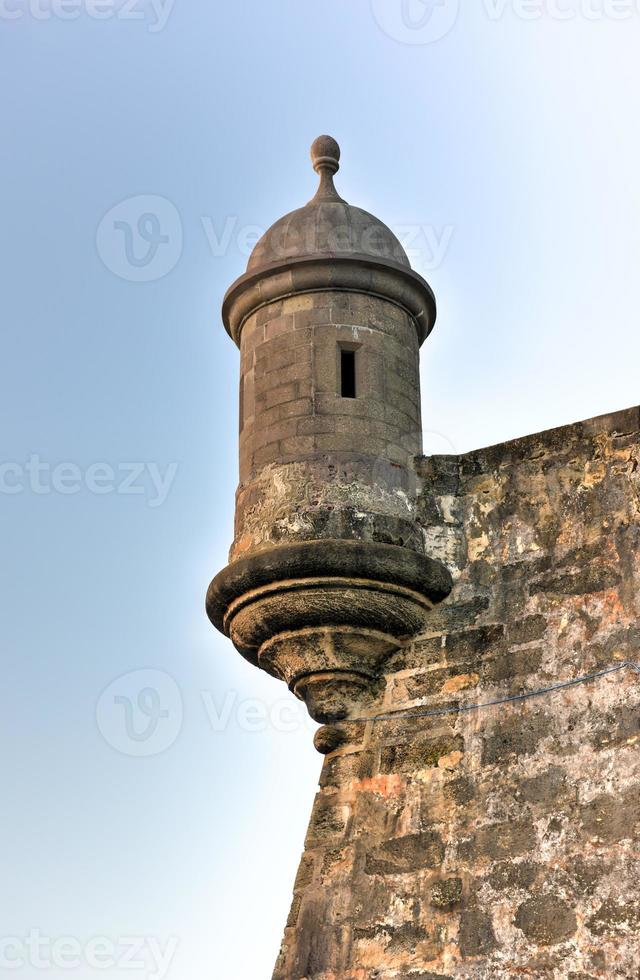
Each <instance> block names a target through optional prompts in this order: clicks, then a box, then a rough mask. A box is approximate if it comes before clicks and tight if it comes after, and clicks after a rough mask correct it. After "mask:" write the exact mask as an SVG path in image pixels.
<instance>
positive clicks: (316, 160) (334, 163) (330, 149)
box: [311, 136, 340, 174]
mask: <svg viewBox="0 0 640 980" xmlns="http://www.w3.org/2000/svg"><path fill="white" fill-rule="evenodd" d="M311 162H312V164H313V169H314V170H315V172H316V173H317V174H322V172H323V171H327V172H328V173H330V174H335V173H337V172H338V170H339V169H340V147H339V146H338V144H337V142H336V141H335V140H334V138H333V136H318V138H317V139H315V140H314V141H313V143H312V144H311Z"/></svg>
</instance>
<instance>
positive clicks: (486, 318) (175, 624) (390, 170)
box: [0, 0, 640, 980]
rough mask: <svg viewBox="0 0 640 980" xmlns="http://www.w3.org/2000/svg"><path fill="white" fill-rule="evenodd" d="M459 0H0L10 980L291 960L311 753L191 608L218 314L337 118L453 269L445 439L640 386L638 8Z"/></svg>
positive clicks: (231, 411)
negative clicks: (289, 926) (289, 936)
mask: <svg viewBox="0 0 640 980" xmlns="http://www.w3.org/2000/svg"><path fill="white" fill-rule="evenodd" d="M458 6H459V5H458V3H456V2H454V0H440V3H439V4H438V3H435V4H434V5H433V9H431V5H425V4H424V3H423V2H422V0H404V2H402V0H349V2H344V0H342V2H337V0H324V2H322V3H320V2H317V3H311V2H300V0H271V2H269V3H265V2H264V0H262V2H258V0H251V2H250V0H233V2H228V3H226V4H221V3H215V2H212V0H175V2H174V3H171V0H165V2H164V3H163V2H161V0H156V2H155V3H143V2H140V0H126V2H125V0H117V2H115V0H55V2H54V0H51V2H50V3H49V2H46V0H0V72H1V73H2V76H1V77H2V83H3V99H2V104H1V109H0V113H1V124H2V136H3V139H2V144H1V145H0V171H1V178H2V179H1V180H0V194H1V195H2V210H1V221H0V243H1V245H0V248H1V258H2V270H3V284H2V293H1V303H2V308H3V310H2V312H3V317H2V339H3V351H2V357H1V359H0V397H1V398H2V408H1V416H0V419H1V436H2V439H1V443H0V445H1V450H0V454H1V458H0V515H1V527H2V556H3V561H2V583H1V585H2V593H1V594H2V600H1V612H2V625H3V630H2V653H3V657H4V683H3V684H2V687H1V689H0V717H1V718H2V726H3V738H2V743H3V769H4V773H3V793H2V808H1V813H2V819H1V822H0V832H1V834H2V850H3V862H2V863H3V888H2V892H1V895H0V971H2V970H3V969H9V968H11V970H12V975H13V976H15V977H17V978H19V980H23V978H24V980H35V978H37V977H41V976H42V975H43V969H44V968H45V967H47V966H49V967H51V971H50V972H51V975H54V976H55V977H56V980H60V978H62V980H63V978H64V977H65V976H66V975H70V976H79V977H81V978H82V980H92V978H93V977H104V978H105V980H111V978H116V977H117V978H122V977H128V976H136V977H140V978H141V980H145V978H147V977H148V978H152V977H156V978H158V977H162V978H164V977H168V978H169V980H192V978H193V980H196V978H197V980H201V978H205V977H206V978H211V980H262V978H267V977H269V976H270V972H271V969H272V966H273V962H274V960H275V956H276V953H277V949H278V945H279V941H280V937H281V933H282V929H283V926H284V922H285V919H286V915H287V911H288V907H289V901H290V893H291V887H292V884H293V878H294V874H295V870H296V866H297V862H298V859H299V856H300V853H301V850H302V846H303V838H304V834H305V829H306V824H307V819H308V816H309V813H310V808H311V803H312V799H313V794H314V790H315V785H316V782H317V777H318V773H319V769H320V764H321V760H320V757H319V756H318V755H317V754H316V753H315V751H314V749H313V747H312V730H313V726H312V725H311V724H309V723H305V720H304V713H303V711H302V708H301V707H299V706H298V703H297V702H296V701H295V699H293V698H292V697H291V696H290V695H288V694H287V692H286V690H285V689H284V687H283V686H281V685H279V684H278V683H276V682H275V681H273V680H271V679H270V678H268V677H266V676H264V675H262V674H260V673H259V672H258V671H257V670H255V669H254V668H252V667H250V666H249V665H247V664H246V663H245V662H244V661H243V660H242V659H241V658H240V657H239V656H238V655H237V654H235V653H234V651H233V649H232V648H231V646H230V644H229V643H228V642H227V641H226V640H224V639H223V638H222V637H221V636H219V635H218V634H217V633H216V632H215V630H214V629H213V628H212V627H211V626H210V625H209V623H208V621H207V620H206V618H205V615H204V592H205V589H206V586H207V584H208V582H209V580H210V578H211V576H212V575H213V574H214V573H215V572H217V571H218V570H219V569H220V568H221V567H222V566H223V565H224V564H225V561H226V551H227V548H228V546H229V544H230V541H231V537H232V518H233V506H234V491H235V485H236V480H237V446H236V440H237V375H238V354H237V351H236V349H235V348H234V346H233V344H232V343H231V341H230V340H229V339H228V338H227V336H226V334H225V332H224V330H223V328H222V325H221V321H220V312H219V311H220V304H221V299H222V296H223V294H224V291H225V289H226V287H227V286H228V285H229V283H230V282H231V281H232V280H233V279H234V278H235V277H236V276H238V275H240V274H241V273H242V272H243V270H244V266H245V264H246V259H247V250H248V248H249V247H250V243H251V241H252V240H255V235H256V231H257V230H258V229H264V228H266V227H267V226H268V225H269V224H270V223H271V222H272V221H273V220H275V219H276V218H278V217H279V216H280V215H282V214H283V213H285V212H286V211H289V210H291V209H292V208H294V207H298V206H299V205H301V204H303V203H304V202H305V201H306V200H308V199H309V198H310V197H311V196H312V194H313V192H314V189H315V184H316V179H315V176H314V174H313V172H312V170H311V168H310V164H309V160H308V147H309V144H310V143H311V141H312V139H313V138H314V137H315V136H317V135H318V134H319V133H324V132H328V133H330V134H332V135H334V136H335V137H336V138H337V139H338V140H339V141H340V143H341V146H342V169H341V171H340V174H339V175H338V178H337V186H338V188H339V190H340V193H341V194H342V196H343V197H345V198H346V199H347V200H349V201H351V202H352V203H354V204H358V205H360V206H361V207H364V208H366V209H368V210H372V211H375V213H376V214H378V215H379V216H380V217H381V218H382V219H383V220H384V221H386V222H387V223H388V224H389V225H391V227H393V228H394V229H395V230H396V231H397V232H398V233H399V234H400V235H401V236H402V237H403V238H404V240H405V241H407V247H408V249H409V252H410V255H411V257H412V259H413V261H414V266H415V268H417V270H418V271H420V272H421V273H423V274H424V275H425V276H426V277H427V278H428V279H429V281H430V282H431V284H432V286H433V288H434V290H435V292H436V296H437V299H438V305H439V319H438V324H437V326H436V329H435V331H434V333H433V335H432V336H431V337H430V338H429V340H428V342H427V343H426V344H425V346H424V348H423V358H422V377H423V401H424V428H425V432H426V433H427V437H426V442H427V446H428V447H431V448H432V449H434V450H435V451H454V450H455V451H464V450H467V449H471V448H474V447H479V446H482V445H486V444H490V443H494V442H498V441H501V440H503V439H507V438H510V437H513V436H517V435H523V434H526V433H529V432H533V431H537V430H540V429H544V428H548V427H550V426H553V425H560V424H563V423H567V422H571V421H575V420H577V419H581V418H587V417H590V416H593V415H597V414H600V413H603V412H608V411H613V410H616V409H622V408H626V407H629V406H631V405H634V404H636V403H638V402H639V401H640V397H639V396H638V383H637V379H638V361H639V358H640V339H639V336H638V329H637V318H638V314H637V310H638V307H639V306H640V297H639V295H638V293H639V292H640V287H639V284H638V269H639V267H640V233H639V227H640V222H639V220H638V211H639V208H638V205H639V203H640V180H639V177H638V175H639V173H640V145H639V141H638V119H639V118H640V111H639V110H640V58H638V46H639V42H640V0H629V2H626V0H541V2H540V3H536V0H527V2H526V3H525V2H517V0H479V2H477V3H473V4H471V3H468V4H466V3H465V5H464V7H463V9H458ZM470 8H473V9H470ZM114 682H115V684H114ZM127 960H128V961H129V965H127ZM131 961H133V963H135V962H138V961H144V962H146V967H145V968H144V969H140V970H138V971H135V972H132V970H131ZM43 964H44V965H43ZM167 965H168V968H167ZM74 966H75V967H76V969H75V970H74V969H73V967H74ZM99 967H100V968H99ZM8 975H11V974H8ZM44 975H46V974H44Z"/></svg>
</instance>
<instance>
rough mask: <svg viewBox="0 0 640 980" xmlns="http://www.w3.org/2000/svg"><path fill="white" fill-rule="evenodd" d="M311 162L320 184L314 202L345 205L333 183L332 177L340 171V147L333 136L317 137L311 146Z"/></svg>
mask: <svg viewBox="0 0 640 980" xmlns="http://www.w3.org/2000/svg"><path fill="white" fill-rule="evenodd" d="M311 162H312V164H313V169H314V170H315V172H316V173H317V174H319V176H320V184H319V186H318V190H317V191H316V194H315V197H314V198H313V200H314V202H318V201H339V202H341V203H343V204H344V203H346V202H344V201H343V200H342V198H341V197H340V195H339V194H338V192H337V190H336V188H335V185H334V183H333V175H334V174H335V173H337V171H338V170H339V169H340V147H339V146H338V144H337V143H336V141H335V140H334V138H333V136H318V138H317V139H315V140H314V141H313V143H312V144H311Z"/></svg>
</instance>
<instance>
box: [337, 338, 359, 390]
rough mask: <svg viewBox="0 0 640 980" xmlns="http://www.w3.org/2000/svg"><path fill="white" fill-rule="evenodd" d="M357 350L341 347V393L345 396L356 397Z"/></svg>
mask: <svg viewBox="0 0 640 980" xmlns="http://www.w3.org/2000/svg"><path fill="white" fill-rule="evenodd" d="M356 381H357V372H356V351H355V350H354V349H353V348H348V347H341V348H340V394H341V396H342V397H343V398H356V397H357V390H356Z"/></svg>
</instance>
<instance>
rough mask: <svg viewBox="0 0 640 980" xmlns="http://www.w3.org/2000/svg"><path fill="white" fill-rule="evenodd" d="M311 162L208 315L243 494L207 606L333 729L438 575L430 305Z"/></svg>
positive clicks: (333, 156)
mask: <svg viewBox="0 0 640 980" xmlns="http://www.w3.org/2000/svg"><path fill="white" fill-rule="evenodd" d="M311 158H312V162H313V167H314V169H315V171H316V172H317V173H318V175H319V177H320V183H319V187H318V190H317V192H316V194H315V196H314V197H313V199H312V200H311V201H309V203H308V204H306V205H305V206H304V207H302V208H300V209H298V210H296V211H292V212H291V213H290V214H288V215H286V216H285V217H283V218H281V219H280V220H279V221H277V222H276V223H275V224H274V225H273V226H272V227H271V228H270V229H269V231H268V232H267V233H266V234H265V235H264V236H263V237H262V238H261V239H260V241H259V242H258V244H257V245H256V247H255V249H254V251H253V254H252V255H251V258H250V260H249V263H248V267H247V271H246V273H245V274H244V275H243V276H241V277H240V278H239V279H238V280H237V281H236V282H235V283H234V284H233V285H232V286H231V288H230V289H229V290H228V292H227V294H226V296H225V299H224V303H223V309H222V317H223V321H224V325H225V327H226V330H227V332H228V333H229V335H230V337H231V338H232V339H233V341H234V342H235V343H236V344H237V346H238V347H239V349H240V484H239V487H238V492H237V500H236V521H235V540H234V542H233V545H232V548H231V552H230V558H229V561H230V563H229V565H227V567H226V568H225V569H224V570H223V571H221V572H220V573H219V574H218V575H217V576H216V577H215V578H214V580H213V582H212V583H211V586H210V587H209V592H208V596H207V611H208V614H209V617H210V618H211V620H212V622H213V623H214V625H215V626H217V627H218V629H220V630H222V631H223V632H224V633H226V634H227V635H228V636H229V637H230V638H231V640H232V641H233V643H234V645H235V646H236V648H237V649H238V650H239V652H240V653H241V654H242V655H243V656H244V657H246V658H247V659H248V660H250V661H251V662H252V663H255V664H256V665H258V666H260V667H261V668H263V669H264V670H266V671H268V672H269V673H270V674H273V675H274V676H276V677H278V678H280V679H282V680H283V681H285V682H286V683H287V684H288V685H289V687H290V689H291V690H292V691H293V692H294V693H295V694H296V695H297V696H298V697H300V698H303V699H304V700H305V702H306V704H307V706H308V709H309V711H310V713H311V715H312V716H313V717H314V718H315V719H316V720H318V721H336V720H339V719H343V718H347V717H349V716H354V714H356V713H357V712H358V711H361V710H362V709H363V708H364V707H365V706H366V705H367V703H369V702H370V701H371V699H372V698H373V697H375V695H376V692H377V685H378V679H379V677H380V675H381V671H382V667H383V665H384V663H385V661H386V660H387V659H388V657H389V656H390V655H391V654H393V652H394V651H395V650H397V649H398V647H399V646H400V645H402V644H403V643H404V642H406V641H407V640H409V639H410V638H411V637H413V636H415V635H416V634H418V633H419V632H421V631H422V630H423V629H424V627H425V624H426V623H427V621H428V617H429V613H430V610H431V609H432V607H433V605H434V603H437V602H439V601H440V600H442V599H443V598H445V597H446V596H447V595H448V593H449V592H450V589H451V579H450V575H449V572H448V571H447V570H446V569H445V568H444V566H443V565H441V564H440V563H439V562H437V561H435V560H433V559H432V558H431V557H430V556H429V555H428V554H427V553H426V552H425V538H424V533H423V530H422V528H421V526H420V524H419V523H418V521H417V519H416V505H417V498H418V487H417V477H416V472H415V469H414V460H415V458H416V456H417V455H419V454H420V452H421V449H422V440H421V428H422V427H421V412H420V380H419V351H420V346H421V345H422V343H423V342H424V341H425V339H426V338H427V337H428V336H429V333H430V332H431V330H432V329H433V325H434V322H435V318H436V306H435V300H434V296H433V293H432V291H431V289H430V287H429V285H428V284H427V283H426V282H425V280H424V279H422V277H421V276H419V275H418V274H417V273H415V272H413V271H412V269H411V266H410V263H409V260H408V258H407V256H406V254H405V252H404V250H403V248H402V246H401V244H400V242H399V241H398V240H397V238H396V237H395V235H394V234H393V233H392V232H391V231H390V229H389V228H387V226H386V225H384V224H383V223H382V222H381V221H379V220H378V219H377V218H375V217H374V216H373V215H371V214H369V213H367V212H366V211H363V210H361V209H360V208H357V207H354V206H352V205H349V204H347V203H346V202H345V201H344V200H343V199H342V198H341V197H340V196H339V194H338V192H337V191H336V188H335V186H334V182H333V176H334V174H335V173H336V172H337V170H338V168H339V159H340V149H339V147H338V144H337V143H336V141H335V140H333V139H332V138H331V137H329V136H321V137H319V138H318V139H317V140H316V141H315V142H314V144H313V146H312V148H311Z"/></svg>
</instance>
